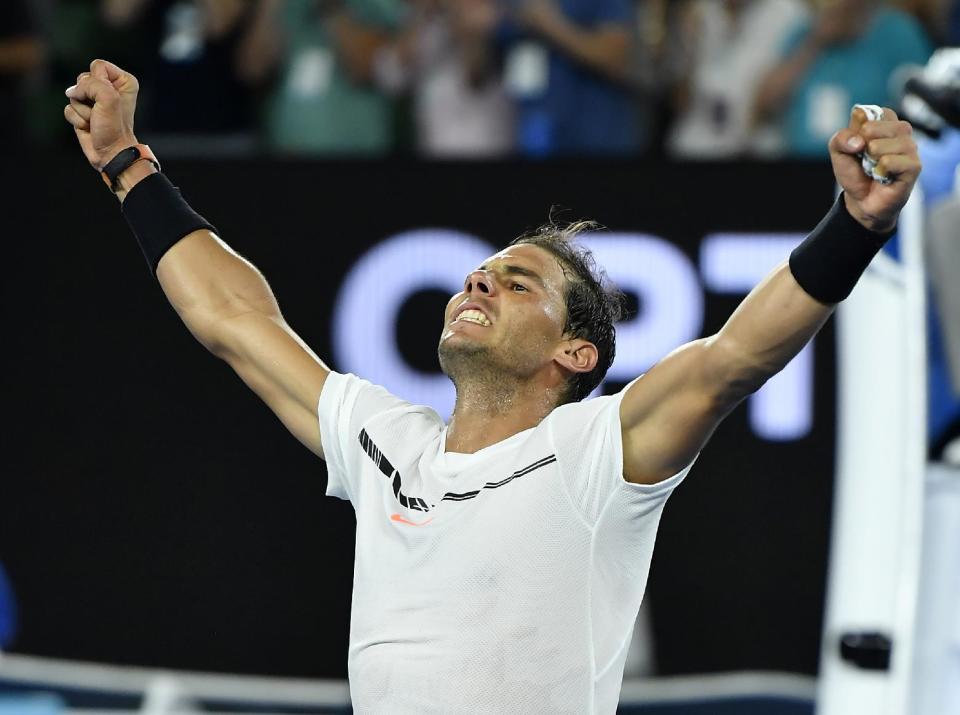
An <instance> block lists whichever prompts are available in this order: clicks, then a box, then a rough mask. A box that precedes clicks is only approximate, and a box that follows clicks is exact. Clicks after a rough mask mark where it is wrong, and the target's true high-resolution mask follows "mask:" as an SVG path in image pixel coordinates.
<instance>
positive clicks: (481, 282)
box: [463, 271, 497, 296]
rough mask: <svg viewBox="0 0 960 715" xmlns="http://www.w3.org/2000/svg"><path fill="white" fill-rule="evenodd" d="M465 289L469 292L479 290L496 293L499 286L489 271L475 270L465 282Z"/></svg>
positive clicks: (489, 293) (491, 293)
mask: <svg viewBox="0 0 960 715" xmlns="http://www.w3.org/2000/svg"><path fill="white" fill-rule="evenodd" d="M463 291H464V292H465V293H467V294H470V293H473V291H478V292H480V293H483V294H484V295H490V296H492V295H496V293H497V286H496V283H495V282H494V280H493V277H492V276H491V275H490V272H489V271H474V272H473V273H471V274H470V275H468V276H467V280H466V281H465V282H464V284H463Z"/></svg>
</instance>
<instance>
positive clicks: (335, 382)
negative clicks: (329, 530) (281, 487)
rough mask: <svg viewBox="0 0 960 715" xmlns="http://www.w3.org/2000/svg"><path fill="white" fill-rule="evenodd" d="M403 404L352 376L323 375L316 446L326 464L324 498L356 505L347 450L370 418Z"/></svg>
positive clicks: (353, 474) (377, 387) (390, 395)
mask: <svg viewBox="0 0 960 715" xmlns="http://www.w3.org/2000/svg"><path fill="white" fill-rule="evenodd" d="M407 405H408V403H406V402H405V401H403V400H401V399H400V398H399V397H396V396H395V395H392V394H391V393H390V392H388V391H387V390H386V389H384V388H383V387H380V386H378V385H374V384H372V383H370V382H368V381H366V380H361V379H360V378H358V377H357V376H356V375H351V374H346V375H343V374H340V373H337V372H331V373H330V374H329V375H327V379H326V381H325V382H324V384H323V390H321V392H320V402H319V404H318V405H317V415H318V418H319V420H320V444H321V446H322V447H323V457H324V460H325V461H326V463H327V496H331V497H337V498H338V499H346V500H349V501H350V502H353V503H354V504H356V497H357V495H358V488H357V484H355V480H356V478H357V471H358V470H356V469H350V468H349V465H348V459H347V457H346V455H347V454H348V449H349V448H350V447H351V446H353V445H355V444H356V442H357V436H358V435H359V434H360V430H361V429H363V426H364V425H365V424H366V423H367V422H368V421H369V420H370V419H371V418H373V417H375V416H376V415H379V414H382V413H384V412H386V411H388V410H391V409H393V408H398V407H399V408H403V407H405V406H407Z"/></svg>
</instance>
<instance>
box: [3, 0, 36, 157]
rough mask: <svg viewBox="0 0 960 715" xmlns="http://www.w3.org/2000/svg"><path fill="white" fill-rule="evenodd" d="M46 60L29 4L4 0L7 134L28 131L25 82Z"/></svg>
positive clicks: (4, 84)
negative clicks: (26, 125)
mask: <svg viewBox="0 0 960 715" xmlns="http://www.w3.org/2000/svg"><path fill="white" fill-rule="evenodd" d="M43 61H44V44H43V40H42V39H41V38H40V33H39V32H38V31H37V27H36V25H35V24H34V21H33V17H32V16H31V14H30V10H29V8H28V6H27V3H26V2H22V1H21V0H13V2H9V3H5V4H4V7H3V23H2V24H0V127H2V128H3V130H4V131H5V132H7V136H12V137H23V136H24V134H25V129H26V127H25V121H24V115H25V114H26V107H25V100H24V93H25V91H26V84H27V81H28V80H29V79H30V77H31V76H32V75H33V74H34V73H35V72H36V71H37V70H39V69H40V68H41V67H42V66H43ZM13 143H14V144H16V142H13Z"/></svg>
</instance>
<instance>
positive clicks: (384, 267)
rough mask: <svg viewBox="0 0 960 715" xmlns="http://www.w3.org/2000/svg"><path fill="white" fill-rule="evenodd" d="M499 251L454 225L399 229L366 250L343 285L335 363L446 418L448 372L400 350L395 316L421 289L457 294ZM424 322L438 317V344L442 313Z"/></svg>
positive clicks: (450, 404)
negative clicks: (420, 364) (409, 359)
mask: <svg viewBox="0 0 960 715" xmlns="http://www.w3.org/2000/svg"><path fill="white" fill-rule="evenodd" d="M496 251H497V249H495V248H494V247H493V246H491V245H490V244H489V243H486V242H485V241H482V240H480V239H479V238H477V237H476V236H471V235H469V234H466V233H461V232H459V231H453V230H449V229H423V230H417V231H409V232H406V233H401V234H398V235H396V236H391V237H390V238H388V239H387V240H386V241H383V242H382V243H379V244H378V245H376V246H375V247H373V248H372V249H370V250H369V251H367V252H366V253H365V254H364V255H363V256H361V257H360V259H359V260H358V261H357V262H356V263H355V264H354V265H353V267H352V268H351V269H350V272H349V273H347V276H346V278H345V279H344V281H343V285H342V286H341V287H340V295H339V296H338V299H337V305H336V308H335V310H334V314H333V349H334V359H335V360H336V362H337V366H338V367H339V368H340V369H341V370H344V371H347V372H352V373H355V374H357V375H359V376H361V377H363V378H364V379H366V380H370V381H371V382H374V383H376V384H378V385H383V386H384V387H386V388H387V389H389V390H390V391H391V392H393V393H394V394H396V395H398V396H400V397H402V398H403V399H405V400H409V401H410V402H415V403H417V404H421V405H429V406H430V407H433V408H434V409H435V410H437V412H439V413H440V415H441V416H442V417H444V418H446V417H447V416H449V415H450V414H451V413H452V412H453V403H454V399H455V393H454V389H453V385H452V384H451V382H450V380H449V379H447V377H446V375H443V374H440V373H435V374H427V373H423V372H420V371H418V370H414V369H413V368H411V367H410V366H409V365H408V364H407V363H406V362H405V361H404V359H403V356H402V355H401V354H400V350H399V348H398V347H397V339H396V326H397V317H398V316H399V313H400V308H401V307H402V306H403V304H404V302H405V301H406V300H407V299H408V298H409V297H410V296H411V295H413V294H414V293H416V292H418V291H423V290H428V289H430V288H434V289H438V290H443V291H446V292H447V293H449V294H450V295H453V294H454V293H457V292H458V291H460V290H462V289H463V279H464V278H465V277H466V275H467V274H468V273H469V272H470V271H472V270H474V269H476V267H477V266H479V265H480V264H482V263H483V261H484V260H485V259H486V258H489V257H490V256H491V255H492V254H494V253H496ZM427 319H428V320H432V321H436V323H435V324H436V326H437V340H438V341H439V340H440V329H441V328H442V327H443V316H442V315H436V316H428V317H427ZM431 348H433V349H435V348H436V346H435V345H433V346H431Z"/></svg>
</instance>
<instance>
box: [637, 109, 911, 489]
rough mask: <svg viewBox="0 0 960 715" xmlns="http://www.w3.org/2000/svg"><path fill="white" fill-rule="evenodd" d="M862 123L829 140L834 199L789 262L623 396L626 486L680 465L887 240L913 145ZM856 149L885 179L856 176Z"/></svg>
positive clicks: (855, 120) (906, 190) (893, 124)
mask: <svg viewBox="0 0 960 715" xmlns="http://www.w3.org/2000/svg"><path fill="white" fill-rule="evenodd" d="M866 119H867V118H866V115H865V113H864V112H863V110H862V109H859V108H858V109H855V110H854V112H853V114H852V118H851V121H850V125H849V126H848V127H847V128H845V129H842V130H840V131H838V132H837V133H836V134H834V136H833V137H832V138H831V139H830V158H831V161H832V163H833V171H834V174H835V176H836V178H837V181H838V182H839V183H840V186H841V188H842V189H843V194H842V197H841V198H840V199H839V200H838V201H837V203H836V204H835V205H834V207H833V208H832V209H831V211H830V213H828V214H827V216H826V218H824V220H823V221H822V222H821V223H820V224H819V225H818V226H817V228H816V229H815V230H814V231H813V232H812V233H811V234H810V235H809V236H808V237H807V239H806V240H805V241H804V242H803V244H801V246H800V247H798V248H797V250H796V251H794V252H793V254H791V256H790V261H789V263H787V262H785V263H784V264H782V265H780V266H779V267H777V268H776V269H775V270H774V271H773V273H771V274H770V275H769V276H767V278H765V279H764V280H763V281H762V282H761V283H760V285H758V286H757V287H756V288H754V289H753V291H752V292H751V293H750V295H748V296H747V297H746V299H745V300H744V301H743V303H741V304H740V306H739V307H738V308H737V310H736V311H735V312H734V313H733V315H732V316H731V317H730V319H729V320H728V321H727V323H726V324H725V325H724V326H723V328H722V329H721V330H720V332H718V333H717V334H716V335H713V336H710V337H708V338H703V339H701V340H697V341H694V342H692V343H689V344H687V345H684V346H683V347H681V348H679V349H678V350H676V351H675V352H673V353H671V354H670V355H668V356H667V357H666V358H664V359H663V360H661V361H660V362H659V363H657V364H656V365H655V366H654V367H653V368H651V369H650V371H649V372H648V373H647V374H646V375H645V376H644V377H643V379H642V380H638V381H636V382H635V383H633V385H631V386H630V388H629V389H628V390H627V393H626V394H625V395H624V398H623V402H622V404H621V407H620V419H621V428H622V437H623V455H624V476H625V477H626V479H627V480H628V481H631V482H635V483H639V484H653V483H656V482H658V481H661V480H663V479H666V478H668V477H670V476H671V475H673V474H675V473H676V472H678V471H680V470H681V469H682V468H683V467H685V466H686V465H687V464H689V463H690V461H691V460H692V459H693V458H694V457H695V456H696V454H697V453H698V452H699V451H700V450H701V449H702V448H703V446H704V444H706V442H707V440H708V439H709V438H710V435H711V434H713V431H714V429H716V427H717V425H718V424H719V423H720V421H721V420H722V419H723V418H724V417H725V416H726V415H727V414H729V412H730V411H731V410H732V409H733V408H734V407H735V406H736V405H737V404H738V403H739V402H740V401H742V400H743V399H744V398H745V397H747V396H748V395H749V394H750V393H752V392H754V391H756V390H758V389H759V388H760V387H761V386H762V385H763V384H764V383H765V382H766V381H767V380H768V379H769V378H770V377H772V376H773V375H775V374H776V373H778V372H779V371H780V370H782V369H783V368H784V366H786V364H787V363H788V362H790V360H791V359H793V357H794V356H795V355H796V354H797V353H798V352H800V350H801V349H802V348H803V346H804V345H806V343H807V342H808V341H809V340H810V339H811V338H813V336H814V335H816V333H817V331H819V330H820V328H821V327H822V326H823V324H824V323H825V322H826V320H827V318H829V317H830V315H831V313H832V312H833V310H834V308H835V307H836V304H837V303H838V302H839V301H840V300H843V299H844V298H845V297H846V296H847V295H848V294H849V293H850V291H851V290H852V289H853V286H854V285H855V283H856V281H857V279H858V278H859V277H860V275H861V274H862V272H863V271H864V270H865V269H866V267H867V265H868V264H869V262H870V260H871V259H872V258H873V256H874V255H875V254H876V252H877V251H878V250H879V249H880V248H881V247H882V245H883V242H884V241H885V240H886V239H887V238H889V236H890V235H891V234H892V232H893V229H894V228H895V226H896V223H897V217H898V216H899V213H900V210H901V209H902V208H903V206H904V205H905V204H906V202H907V199H908V198H909V196H910V192H911V191H912V189H913V185H914V184H915V183H916V180H917V176H918V175H919V173H920V160H919V157H918V155H917V146H916V143H915V142H914V140H913V137H912V136H911V134H912V130H911V128H910V125H909V124H908V123H907V122H903V121H899V120H898V119H897V116H896V114H895V113H894V112H893V111H891V110H889V109H887V110H885V111H884V115H883V118H882V119H880V120H877V121H866ZM865 150H866V151H867V153H869V154H870V156H871V157H873V158H874V159H876V160H878V173H879V174H880V175H882V176H884V177H886V178H888V179H890V180H891V181H889V182H888V183H881V182H880V181H875V180H873V179H871V178H869V177H868V176H867V175H866V174H865V173H864V171H863V168H862V166H861V159H860V156H859V155H860V153H861V152H863V151H865ZM789 200H790V197H789V196H785V197H784V202H785V204H787V208H789Z"/></svg>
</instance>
